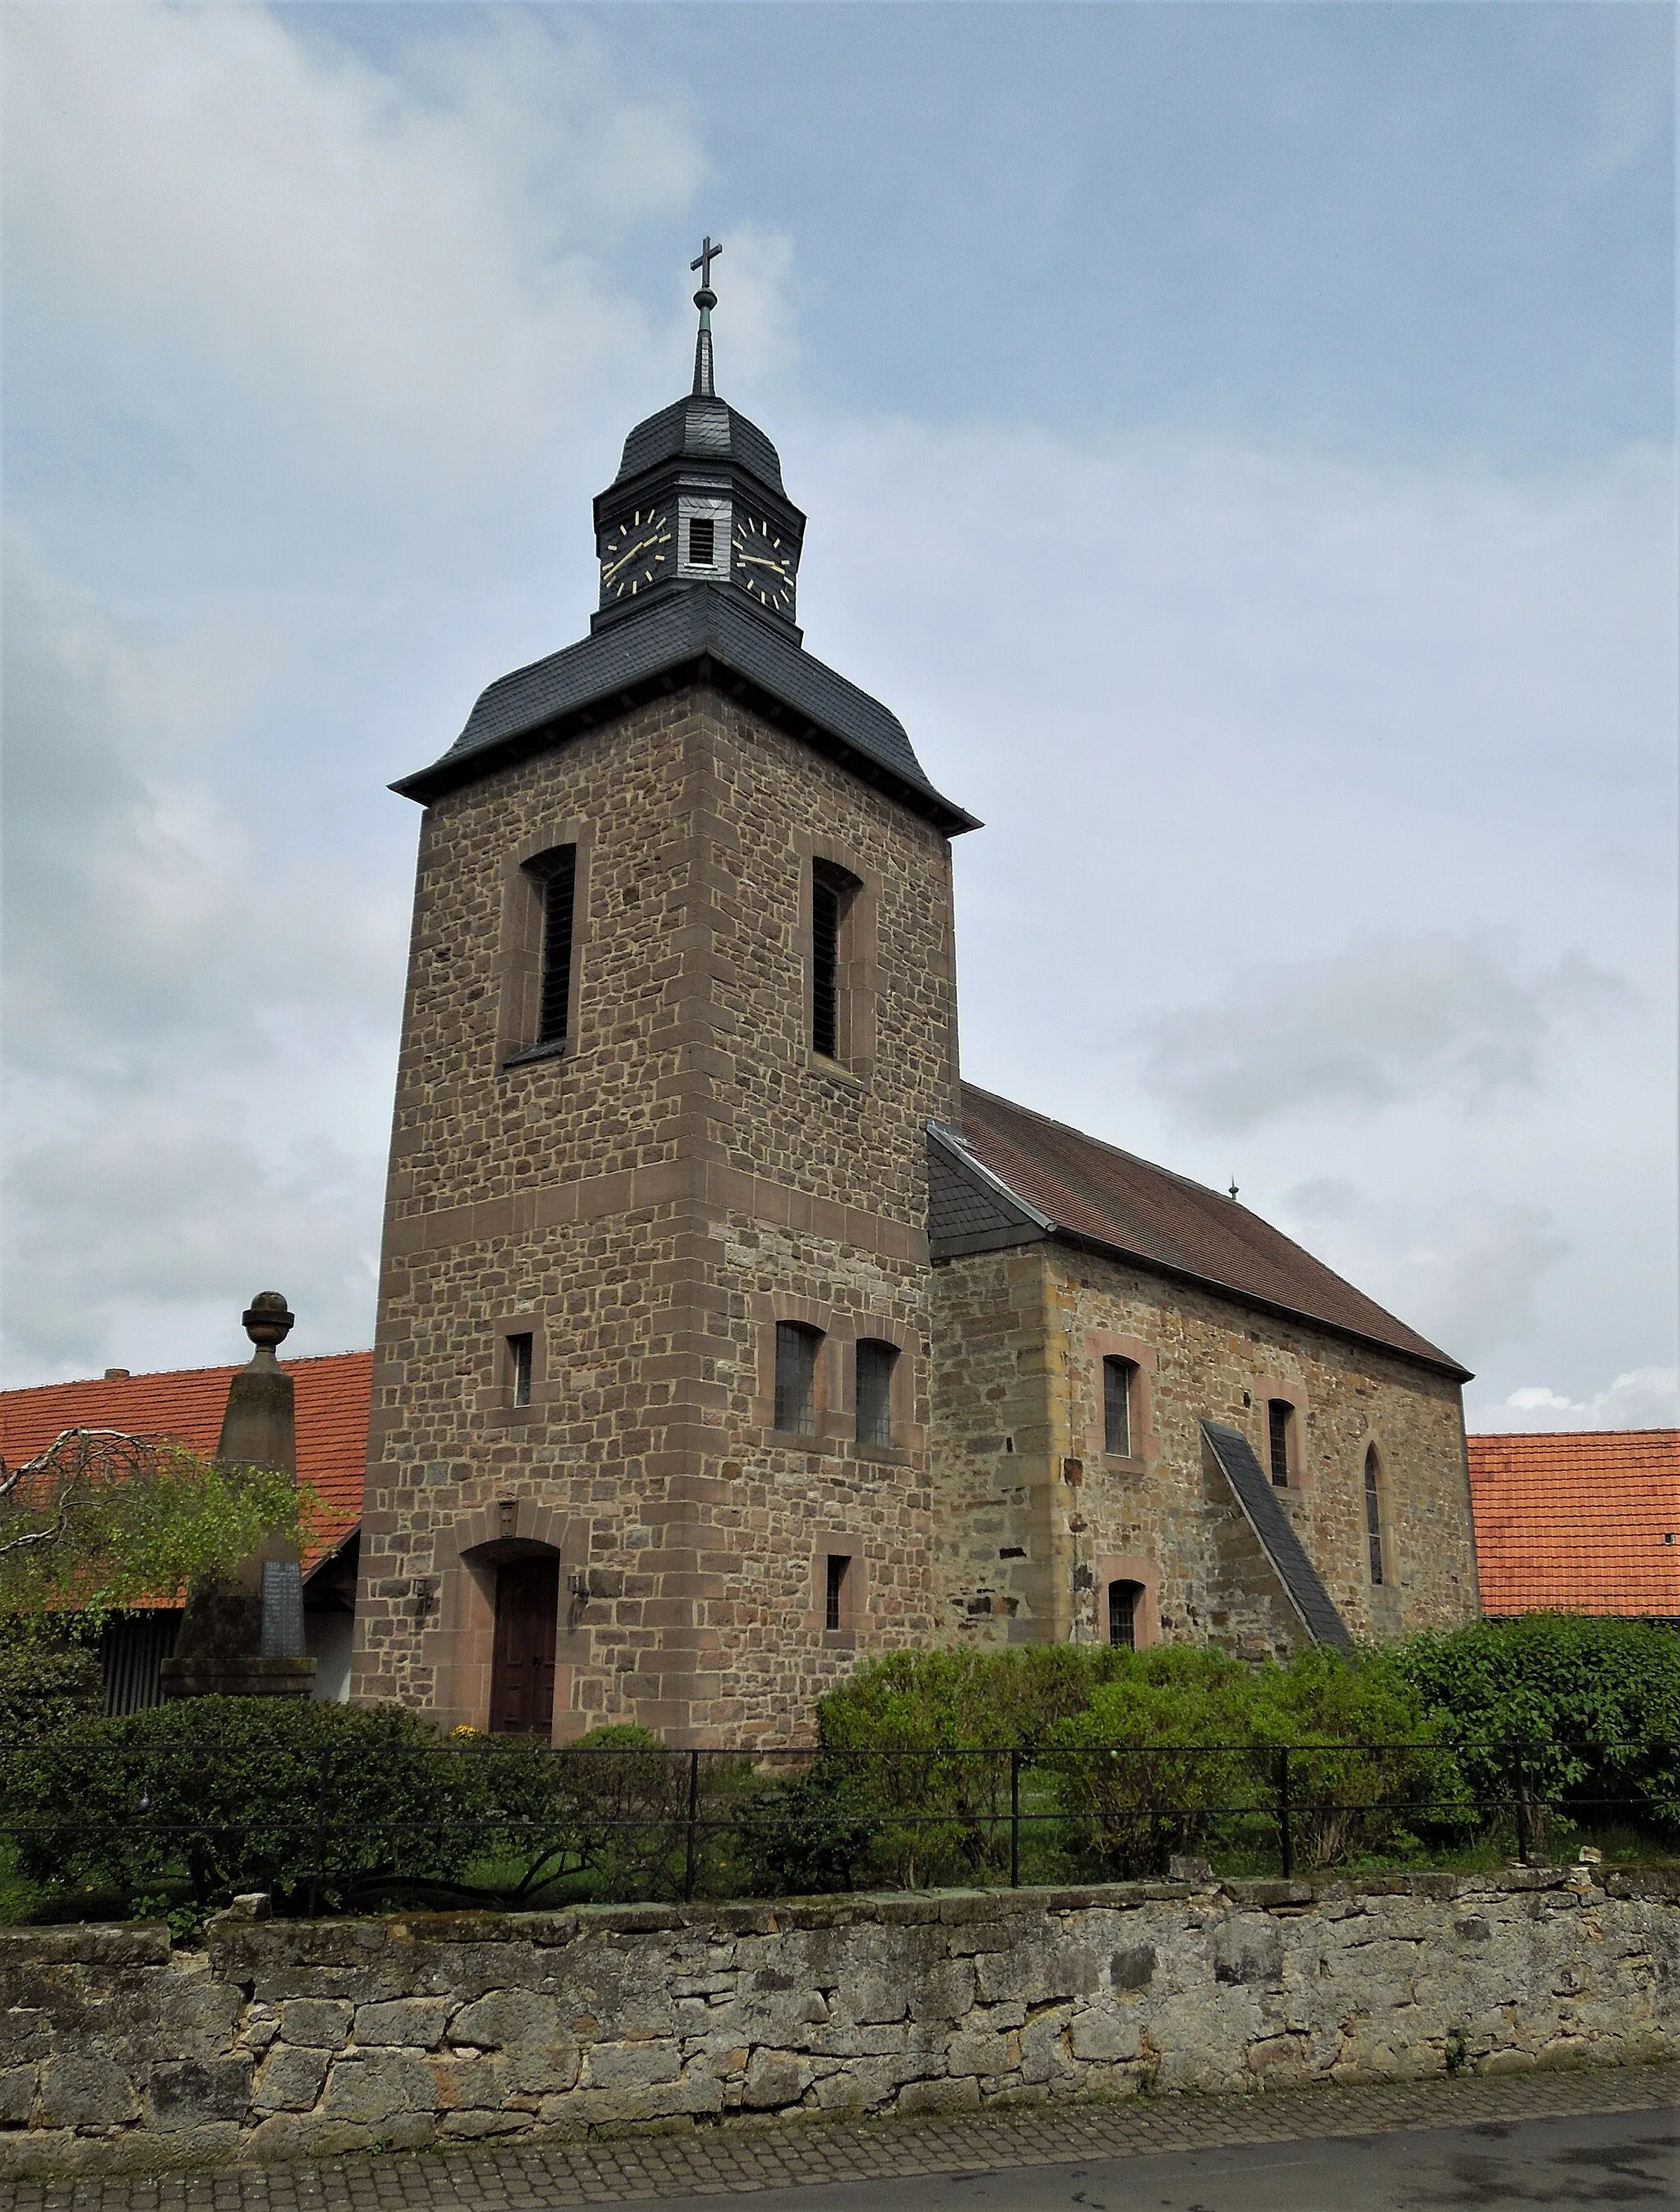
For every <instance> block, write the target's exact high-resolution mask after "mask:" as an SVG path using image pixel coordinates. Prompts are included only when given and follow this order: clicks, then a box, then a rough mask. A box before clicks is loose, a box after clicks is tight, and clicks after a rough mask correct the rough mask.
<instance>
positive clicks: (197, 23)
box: [3, 0, 1680, 1428]
mask: <svg viewBox="0 0 1680 2212" xmlns="http://www.w3.org/2000/svg"><path fill="white" fill-rule="evenodd" d="M3 32H4V40H5V49H6V51H5V57H4V58H5V64H6V76H7V105H8V114H7V150H6V169H7V173H6V178H5V186H6V208H7V217H6V220H7V234H6V240H5V252H6V267H7V284H6V298H7V307H8V325H9V330H8V349H7V361H6V370H7V375H6V395H5V396H6V405H7V421H6V432H5V439H6V444H5V464H6V484H7V549H6V562H7V586H6V592H7V598H6V627H5V668H4V673H5V679H6V739H7V744H6V756H5V774H6V799H7V807H6V832H7V839H8V853H7V862H8V865H7V872H6V894H7V902H8V903H7V921H6V930H7V934H6V948H7V954H8V966H9V1012H8V1017H7V1020H8V1027H7V1031H6V1066H7V1073H8V1077H9V1085H10V1102H9V1114H8V1131H9V1140H10V1144H11V1148H12V1158H13V1166H12V1175H13V1182H12V1195H11V1200H10V1206H9V1224H8V1226H9V1267H8V1270H7V1278H6V1282H7V1308H6V1316H5V1318H6V1370H5V1379H6V1380H7V1381H8V1382H10V1383H20V1382H28V1381H41V1380H49V1379H54V1378H58V1377H61V1376H74V1375H81V1374H87V1373H89V1372H97V1371H98V1370H99V1369H100V1368H101V1367H102V1366H104V1365H105V1364H121V1365H125V1366H130V1367H133V1368H135V1369H141V1368H145V1367H155V1366H166V1365H174V1364H203V1363H206V1362H210V1361H213V1360H216V1359H220V1358H228V1357H231V1356H233V1355H234V1353H235V1352H236V1351H240V1350H242V1348H243V1347H242V1340H241V1339H240V1337H239V1335H238V1331H237V1326H236V1322H237V1315H238V1312H239V1310H240V1307H241V1306H242V1304H244V1303H245V1301H246V1299H247V1297H248V1296H249V1295H250V1293H251V1292H252V1291H254V1290H256V1289H257V1288H259V1286H269V1285H272V1286H275V1287H277V1288H279V1289H282V1290H283V1291H286V1292H287V1293H288V1294H289V1297H290V1298H291V1300H292V1303H293V1305H294V1307H295V1310H296V1312H297V1314H298V1316H299V1322H298V1328H297V1331H296V1334H295V1337H294V1339H293V1340H292V1342H293V1348H294V1349H295V1350H297V1351H326V1350H334V1349H338V1348H341V1347H344V1346H353V1345H360V1344H365V1343H367V1342H368V1340H369V1339H370V1336H371V1332H372V1325H373V1295H374V1271H375V1262H376V1257H377V1238H378V1222H379V1208H380V1186H381V1179H382V1172H383V1153H384V1146H385V1139H386V1134H387V1121H388V1116H389V1112H390V1098H391V1085H392V1074H393V1059H394V1052H395V1044H396V1024H397V1019H398V1014H399V1000H400V993H401V984H402V968H403V958H404V947H405V933H406V926H407V908H408V896H409V883H410V876H411V869H412V865H413V851H414V840H415V833H416V823H417V817H416V813H415V810H414V809H413V808H412V806H411V805H409V804H408V803H407V802H405V801H404V800H401V799H396V798H394V797H393V796H392V795H391V794H390V793H387V790H386V788H385V786H386V785H387V782H388V781H389V780H390V779H391V778H392V777H393V776H395V775H399V774H401V773H403V772H404V771H405V770H407V769H413V768H416V767H417V766H419V765H421V764H422V763H424V762H426V761H428V760H429V759H431V758H433V757H435V755H436V754H437V753H438V752H440V751H441V750H442V749H443V747H444V746H445V745H447V744H448V742H449V741H450V740H451V739H452V738H453V736H454V735H455V733H456V732H457V730H458V729H459V727H460V724H461V722H462V720H464V718H465V716H466V711H467V709H468V708H469V707H470V705H471V703H472V699H473V697H474V696H475V695H476V693H477V692H478V690H479V689H480V688H481V687H482V686H483V684H484V683H486V682H487V681H489V680H490V678H493V677H495V676H496V675H498V674H500V673H502V671H505V670H507V669H508V668H511V667H514V666H515V665H519V664H520V663H523V662H525V661H527V660H530V659H533V658H535V657H536V656H538V655H539V654H541V653H545V652H549V651H552V650H553V649H555V648H556V647H558V646H561V645H563V644H566V643H569V641H572V640H573V639H574V638H575V637H577V636H578V635H581V633H582V632H583V630H584V629H585V627H586V625H587V614H588V611H589V608H590V606H591V605H593V561H592V546H591V543H590V532H589V513H588V501H589V498H590V495H592V494H593V492H594V491H596V490H597V489H600V486H601V485H603V484H604V483H606V482H607V480H608V479H609V478H610V477H611V476H612V473H613V471H614V470H615V468H616V465H617V461H618V444H619V441H620V440H621V439H622V437H623V435H624V430H625V429H626V428H628V427H629V425H630V423H631V422H633V421H635V420H636V418H637V417H638V416H641V415H642V414H644V413H646V412H648V411H649V410H651V409H652V408H654V406H656V405H659V404H662V403H663V402H664V401H666V400H667V399H668V398H673V397H675V396H676V395H677V393H678V392H680V391H681V390H683V389H684V388H685V385H686V380H687V371H688V364H689V360H690V353H691V324H692V311H691V308H690V307H689V305H688V294H689V292H690V290H691V289H692V283H693V279H692V278H691V276H689V274H688V270H687V262H688V258H689V257H690V255H691V253H692V252H694V251H695V249H696V246H697V242H698V239H699V236H700V234H701V232H702V230H703V229H709V231H710V232H711V233H712V234H714V235H715V236H719V235H721V237H723V238H724V239H725V240H726V241H727V247H726V252H725V255H724V258H723V259H722V260H721V262H720V264H718V270H717V279H716V281H717V286H718V290H719V293H720V295H721V306H720V307H719V310H718V313H717V318H716V321H717V331H718V357H719V381H720V386H721V389H722V390H723V392H725V394H726V396H727V397H728V398H732V399H733V400H734V401H735V402H736V404H739V405H740V406H742V407H744V408H745V409H746V410H747V411H748V412H749V413H751V414H752V416H754V417H755V418H756V419H757V420H758V421H759V422H762V423H763V424H764V426H765V428H768V429H769V430H770V433H771V435H773V436H774V437H775V438H776V441H777V443H778V444H779V446H780V447H781V449H782V459H783V464H784V468H785V472H786V476H787V480H788V487H789V489H790V491H791V492H792V494H793V495H794V498H795V499H796V500H797V501H799V502H800V504H801V505H802V506H803V507H806V508H807V511H808V512H809V514H810V516H811V524H810V532H809V537H808V539H807V556H806V562H805V566H804V571H803V575H802V580H801V592H800V615H801V619H802V620H803V622H804V623H805V626H806V635H807V646H808V647H810V649H811V650H812V651H813V652H814V653H817V654H819V656H821V657H822V658H823V659H827V660H829V661H831V663H832V664H833V665H836V666H837V667H838V668H840V669H842V670H843V671H844V672H845V673H847V674H848V675H849V676H850V677H852V678H854V679H855V681H857V682H859V683H861V684H863V685H864V686H865V687H866V688H867V689H869V690H873V691H874V692H876V693H877V694H878V695H879V696H880V697H882V698H884V699H885V700H886V701H887V702H889V703H890V704H891V705H892V707H893V708H895V709H896V710H897V711H898V713H899V714H901V715H902V717H903V719H904V721H905V722H906V724H907V725H908V726H909V728H910V732H911V734H912V737H913V738H914V739H915V741H916V745H917V747H918V749H919V750H920V753H921V756H922V760H923V763H925V765H926V766H927V768H928V771H929V773H930V775H932V776H933V778H934V781H936V782H937V783H938V784H939V785H940V787H942V788H943V789H945V790H947V792H949V793H951V794H952V795H953V797H955V798H957V799H959V800H960V801H962V803H963V804H965V805H967V806H968V807H969V808H971V810H972V811H974V812H975V813H977V814H978V815H980V816H981V817H983V819H984V820H985V822H986V823H987V825H988V826H987V828H986V829H984V830H983V831H982V832H980V833H979V834H978V835H976V836H971V837H968V838H965V839H964V840H963V841H961V842H960V844H959V848H958V854H959V860H958V870H959V899H960V917H959V918H960V925H961V933H962V934H961V960H962V978H963V1017H964V1040H963V1042H964V1059H965V1070H966V1072H967V1073H968V1074H969V1075H970V1076H971V1077H972V1078H973V1079H976V1080H977V1081H978V1082H981V1083H983V1084H985V1085H989V1086H990V1087H993V1088H995V1089H998V1090H1001V1091H1005V1092H1007V1093H1008V1094H1009V1095H1011V1096H1012V1097H1016V1098H1019V1099H1021V1100H1023V1101H1024V1102H1026V1103H1029V1104H1031V1105H1033V1106H1035V1107H1038V1108H1041V1109H1044V1110H1047V1111H1048V1112H1050V1113H1051V1114H1054V1115H1059V1116H1061V1117H1062V1118H1064V1119H1067V1120H1070V1121H1075V1122H1077V1123H1079V1124H1080V1125H1081V1126H1082V1127H1087V1128H1089V1129H1091V1130H1093V1131H1094V1132H1096V1133H1099V1134H1100V1135H1102V1136H1104V1137H1106V1138H1108V1139H1111V1140H1113V1141H1115V1142H1117V1143H1119V1144H1121V1145H1123V1146H1127V1147H1128V1148H1129V1149H1131V1150H1133V1151H1135V1152H1141V1153H1142V1154H1144V1155H1145V1156H1146V1157H1148V1158H1154V1159H1158V1160H1162V1161H1165V1162H1167V1163H1169V1164H1172V1165H1173V1166H1175V1167H1177V1168H1178V1169H1179V1170H1183V1171H1184V1172H1186V1173H1189V1174H1191V1175H1194V1176H1200V1177H1202V1178H1203V1179H1205V1180H1206V1181H1208V1182H1211V1183H1214V1184H1217V1185H1219V1186H1220V1187H1223V1186H1224V1185H1225V1184H1226V1183H1227V1182H1229V1181H1230V1180H1231V1179H1232V1178H1233V1176H1234V1178H1235V1179H1236V1181H1237V1182H1238V1183H1239V1186H1240V1187H1241V1191H1242V1197H1243V1200H1244V1202H1245V1204H1251V1205H1252V1206H1254V1207H1255V1208H1257V1210H1258V1211H1259V1212H1263V1214H1265V1215H1266V1216H1267V1217H1268V1218H1270V1219H1272V1220H1274V1221H1275V1222H1277V1223H1278V1224H1280V1225H1281V1226H1282V1227H1284V1228H1285V1229H1287V1231H1289V1232H1290V1233H1291V1234H1293V1235H1294V1236H1297V1237H1300V1238H1301V1239H1302V1240H1303V1241H1304V1242H1305V1243H1307V1244H1308V1245H1310V1246H1311V1247H1312V1249H1314V1250H1315V1251H1317V1252H1318V1253H1320V1254H1321V1255H1323V1256H1324V1257H1325V1258H1326V1259H1328V1260H1329V1261H1330V1262H1331V1263H1332V1264H1333V1265H1335V1266H1336V1267H1340V1268H1341V1269H1342V1270H1343V1271H1344V1272H1345V1273H1348V1274H1350V1275H1351V1276H1353V1277H1354V1279H1355V1280H1357V1281H1358V1282H1360V1284H1361V1285H1363V1286H1364V1287H1365V1288H1367V1290H1369V1291H1372V1292H1373V1294H1374V1295H1375V1296H1377V1297H1379V1298H1380V1299H1382V1300H1383V1301H1384V1303H1385V1304H1388V1305H1389V1306H1391V1308H1392V1309H1393V1310H1395V1311H1397V1313H1399V1314H1401V1315H1402V1316H1404V1317H1405V1318H1406V1319H1407V1320H1408V1321H1409V1322H1412V1323H1414V1324H1415V1326H1417V1327H1419V1328H1422V1329H1424V1330H1425V1331H1426V1332H1427V1333H1428V1334H1430V1335H1432V1336H1433V1337H1434V1338H1435V1339H1436V1340H1439V1341H1440V1342H1443V1343H1445V1344H1446V1346H1448V1347H1449V1348H1450V1349H1451V1350H1452V1352H1454V1353H1455V1354H1457V1355H1458V1357H1459V1358H1462V1359H1464V1362H1465V1363H1466V1364H1468V1365H1470V1366H1472V1367H1474V1368H1475V1369H1476V1370H1477V1378H1478V1379H1477V1381H1476V1383H1474V1384H1473V1385H1472V1386H1471V1387H1470V1392H1469V1394H1468V1396H1469V1404H1470V1414H1471V1419H1472V1424H1473V1425H1475V1426H1477V1427H1480V1428H1501V1427H1546V1426H1561V1427H1572V1426H1574V1427H1579V1426H1587V1425H1645V1424H1650V1423H1653V1422H1664V1421H1672V1420H1674V1419H1677V1418H1680V1398H1677V1387H1676V1375H1675V1358H1676V1352H1675V1339H1676V1316H1675V1281H1676V1264H1675V1251H1674V1218H1675V1190H1674V1124H1675V1099H1674V1085H1673V1071H1674V1057H1675V1056H1674V1035H1673V1029H1674V1021H1673V1010H1674V1005H1675V978H1674V975H1673V955H1674V947H1675V934H1676V933H1675V927H1674V883H1673V869H1674V852H1675V842H1676V840H1675V828H1676V823H1675V796H1676V794H1675V781H1676V744H1675V736H1676V704H1675V662H1676V640H1675V634H1674V627H1675V618H1674V607H1675V603H1676V591H1675V583H1676V579H1675V573H1674V569H1675V559H1674V546H1675V500H1674V478H1673V455H1672V409H1671V368H1670V355H1671V345H1670V337H1669V332H1670V330H1671V267H1672V239H1671V214H1670V207H1671V185H1670V176H1671V151H1672V137H1673V131H1672V113H1671V89H1670V88H1671V84H1672V81H1673V78H1672V55H1671V40H1672V36H1673V17H1672V15H1671V13H1670V11H1669V10H1668V9H1666V8H1665V7H1663V6H1658V5H1653V6H1645V5H1640V4H1634V5H1618V4H1608V5H1591V4H1590V5H1585V6H1552V5H1547V4H1520V5H1502V4H1499V3H1498V0H1490V3H1489V4H1480V5H1457V4H1455V5H1446V6H1436V5H1433V4H1428V0H1397V4H1388V5H1341V4H1335V0H1330V4H1319V5H1283V6H1273V5H1270V4H1268V0H1241V3H1240V4H1234V5H1223V4H1205V5H1204V4H1196V0H1185V4H1172V0H1168V3H1167V4H1139V5H1128V4H1116V5H1085V6H1077V7H1070V8H1063V7H1060V6H1055V5H1043V6H1039V5H1026V6H1012V5H961V4H952V5H935V6H925V7H924V6H920V5H910V4H903V5H892V4H890V5H881V6H877V5H868V4H857V5H824V4H810V5H795V4H778V5H747V6H736V5H729V4H705V0H691V4H689V5H686V6H683V7H679V8H667V7H663V6H659V5H623V6H618V7H611V8H571V7H563V6H555V7H543V8H523V7H498V6H490V7H459V6H453V5H447V4H441V5H410V6H396V7H388V6H384V5H380V4H377V0H361V4H357V5H356V6H353V7H348V8H344V7H335V6H279V7H265V6H259V5H233V4H229V5H209V6H193V7H180V8H177V7H150V6H143V5H119V6H99V5H81V4H62V0H53V4H49V5H31V4H28V0H10V4H9V6H8V7H7V9H6V10H5V13H4V23H3Z"/></svg>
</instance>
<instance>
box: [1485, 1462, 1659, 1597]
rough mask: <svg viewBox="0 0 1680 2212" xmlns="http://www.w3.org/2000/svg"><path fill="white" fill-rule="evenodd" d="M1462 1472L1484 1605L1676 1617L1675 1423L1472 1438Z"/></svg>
mask: <svg viewBox="0 0 1680 2212" xmlns="http://www.w3.org/2000/svg"><path fill="white" fill-rule="evenodd" d="M1470 1504H1471V1506H1472V1508H1473V1510H1474V1511H1475V1515H1476V1563H1477V1566H1478V1569H1479V1571H1480V1575H1481V1581H1482V1611H1483V1612H1484V1613H1491V1614H1493V1615H1494V1616H1495V1617H1496V1618H1497V1617H1500V1616H1503V1615H1507V1614H1511V1613H1541V1612H1547V1613H1616V1614H1620V1615H1622V1616H1623V1617H1624V1618H1628V1619H1638V1620H1680V1429H1623V1430H1602V1429H1601V1430H1592V1431H1580V1430H1575V1431H1568V1432H1564V1433H1561V1434H1555V1435H1550V1436H1473V1437H1471V1438H1470ZM1669 1537H1671V1538H1672V1539H1673V1540H1674V1541H1672V1542H1665V1538H1669Z"/></svg>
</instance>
